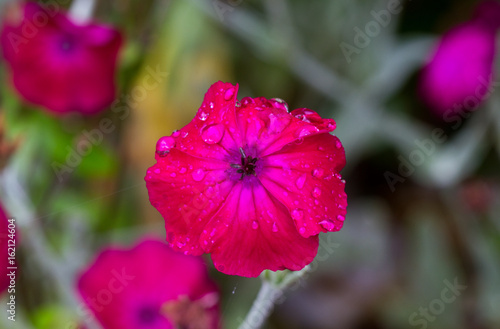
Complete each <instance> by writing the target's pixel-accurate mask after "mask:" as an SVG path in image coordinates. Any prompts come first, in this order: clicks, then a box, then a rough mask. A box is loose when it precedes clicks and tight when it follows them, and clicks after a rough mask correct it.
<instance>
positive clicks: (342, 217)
mask: <svg viewBox="0 0 500 329" xmlns="http://www.w3.org/2000/svg"><path fill="white" fill-rule="evenodd" d="M337 220H339V221H341V222H343V221H345V216H342V215H337Z"/></svg>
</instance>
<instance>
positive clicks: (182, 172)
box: [179, 167, 187, 174]
mask: <svg viewBox="0 0 500 329" xmlns="http://www.w3.org/2000/svg"><path fill="white" fill-rule="evenodd" d="M186 171H187V169H186V168H185V167H182V168H181V169H179V172H180V173H181V174H185V173H186Z"/></svg>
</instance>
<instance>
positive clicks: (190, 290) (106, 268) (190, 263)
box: [78, 240, 219, 329]
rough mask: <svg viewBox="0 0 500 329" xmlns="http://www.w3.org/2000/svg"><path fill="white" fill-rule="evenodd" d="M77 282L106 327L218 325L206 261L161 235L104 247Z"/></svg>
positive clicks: (203, 328)
mask: <svg viewBox="0 0 500 329" xmlns="http://www.w3.org/2000/svg"><path fill="white" fill-rule="evenodd" d="M78 288H79V290H80V294H81V296H82V297H83V299H84V300H85V302H86V304H87V305H88V307H89V308H90V310H91V311H92V312H93V313H94V315H95V317H96V318H97V319H98V320H99V321H100V323H101V324H102V326H103V327H104V329H160V328H161V329H170V328H171V329H174V328H189V329H208V328H212V329H215V328H218V322H219V317H218V293H217V289H216V286H215V284H214V283H213V282H212V281H211V280H210V278H209V277H208V274H207V269H206V265H205V264H204V263H203V261H202V259H201V258H197V257H192V256H185V255H182V254H179V253H176V252H173V251H172V250H171V249H170V248H169V247H168V246H167V245H166V244H165V243H163V242H160V241H156V240H146V241H143V242H141V243H139V244H138V245H136V246H135V247H133V248H132V249H107V250H105V251H103V252H102V253H101V254H100V255H99V256H98V257H97V259H96V260H95V262H94V263H93V264H92V265H91V266H90V267H89V268H88V269H87V270H86V271H85V272H84V273H83V274H82V275H81V277H80V280H79V282H78Z"/></svg>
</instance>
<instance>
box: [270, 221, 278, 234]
mask: <svg viewBox="0 0 500 329" xmlns="http://www.w3.org/2000/svg"><path fill="white" fill-rule="evenodd" d="M271 230H272V231H273V232H278V225H276V222H274V223H273V227H272V229H271Z"/></svg>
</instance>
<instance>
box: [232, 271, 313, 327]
mask: <svg viewBox="0 0 500 329" xmlns="http://www.w3.org/2000/svg"><path fill="white" fill-rule="evenodd" d="M307 271H309V266H306V267H305V268H303V269H302V270H300V271H297V272H290V271H279V272H271V271H264V272H263V273H262V274H261V278H262V286H261V287H260V290H259V293H258V294H257V298H256V299H255V301H254V302H253V305H252V308H251V309H250V311H249V312H248V314H247V316H246V318H245V320H244V321H243V323H242V324H241V325H240V326H239V327H238V329H259V328H261V327H262V325H263V324H264V323H265V321H266V320H267V318H268V317H269V315H270V314H271V312H272V310H273V309H274V304H275V302H276V301H277V300H278V299H279V298H280V297H282V296H283V292H284V290H285V289H286V288H288V287H289V286H291V285H292V283H294V282H296V281H297V280H299V279H300V278H301V277H302V276H303V275H304V274H305V273H307Z"/></svg>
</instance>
